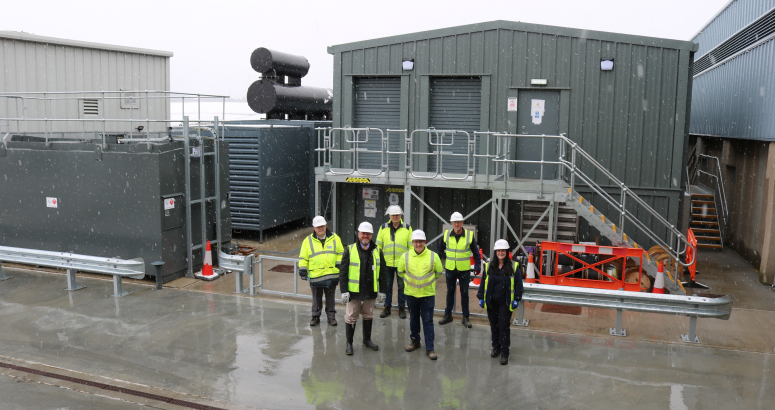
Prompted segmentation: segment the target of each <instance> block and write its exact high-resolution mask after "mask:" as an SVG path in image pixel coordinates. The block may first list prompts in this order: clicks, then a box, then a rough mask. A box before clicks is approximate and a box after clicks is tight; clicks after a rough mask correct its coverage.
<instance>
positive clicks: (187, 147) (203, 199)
mask: <svg viewBox="0 0 775 410" xmlns="http://www.w3.org/2000/svg"><path fill="white" fill-rule="evenodd" d="M219 126H221V125H220V124H219V121H218V117H215V118H214V120H213V128H212V129H211V130H209V131H211V132H212V135H213V136H212V137H206V136H205V137H203V136H202V129H203V127H202V125H201V123H199V124H198V126H197V133H196V136H195V137H194V138H195V139H196V140H197V141H198V142H199V157H198V158H199V199H194V200H192V199H191V185H192V184H193V181H192V180H191V158H193V154H192V151H193V148H195V147H193V146H192V144H191V135H190V126H189V120H188V116H184V117H183V146H184V151H185V156H184V163H185V174H186V175H185V184H186V192H185V196H186V259H187V262H188V268H187V270H186V276H188V277H193V276H194V272H193V266H194V263H193V256H194V255H193V253H194V251H195V250H198V249H202V250H203V254H204V247H205V244H206V243H207V226H208V219H207V203H208V202H213V204H214V205H213V206H215V219H216V220H215V231H216V233H215V235H216V245H215V246H216V249H215V250H214V253H215V254H216V255H217V254H218V249H220V245H221V206H220V204H219V201H220V198H221V186H220V185H221V169H220V161H219V159H218V156H219V155H218V154H219V152H220V143H219V142H220V141H219V139H220V137H219V135H221V134H222V132H221V133H219V132H218V130H219ZM221 129H222V126H221ZM206 140H212V141H213V145H212V147H213V151H212V152H207V144H206V143H205V141H206ZM209 156H212V157H213V165H214V167H215V172H214V174H215V175H214V176H215V195H214V196H210V197H208V196H206V195H207V191H206V181H207V167H206V166H205V157H209ZM193 205H198V206H199V209H200V219H201V229H200V231H201V232H200V233H201V242H200V243H198V244H196V245H195V244H194V243H193V242H192V241H193V239H192V233H191V219H192V218H191V209H192V206H193Z"/></svg>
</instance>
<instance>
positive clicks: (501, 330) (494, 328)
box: [476, 239, 523, 365]
mask: <svg viewBox="0 0 775 410" xmlns="http://www.w3.org/2000/svg"><path fill="white" fill-rule="evenodd" d="M493 248H494V249H495V257H494V258H492V259H491V262H490V263H489V264H485V265H484V272H483V273H482V283H483V286H479V292H477V294H476V298H477V299H479V306H481V307H483V308H485V309H486V310H487V319H489V320H490V333H491V334H492V352H490V357H498V356H499V355H500V357H501V364H503V365H505V364H508V363H509V346H510V345H511V331H510V329H509V326H510V325H511V314H512V313H513V312H514V310H516V309H517V307H519V301H520V300H522V292H523V286H522V275H520V274H519V273H517V272H518V268H519V263H517V262H516V261H512V260H511V259H509V248H510V247H509V243H508V241H506V240H505V239H498V240H497V241H495V246H493Z"/></svg>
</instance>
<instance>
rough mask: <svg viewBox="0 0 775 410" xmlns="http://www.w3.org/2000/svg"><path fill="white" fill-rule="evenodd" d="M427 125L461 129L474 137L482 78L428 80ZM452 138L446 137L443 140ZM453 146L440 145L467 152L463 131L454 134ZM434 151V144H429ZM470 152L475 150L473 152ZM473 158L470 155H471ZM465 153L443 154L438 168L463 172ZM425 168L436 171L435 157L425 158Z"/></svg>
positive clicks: (444, 170)
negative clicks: (426, 166)
mask: <svg viewBox="0 0 775 410" xmlns="http://www.w3.org/2000/svg"><path fill="white" fill-rule="evenodd" d="M428 114H429V115H428V122H429V125H430V127H433V128H436V129H437V130H462V131H466V132H468V133H470V135H471V137H473V136H474V135H473V133H474V132H475V131H479V128H480V124H481V122H480V121H481V115H482V79H481V77H442V78H433V79H431V83H430V104H429V112H428ZM451 141H452V140H451V138H450V137H449V136H447V137H446V139H445V140H444V143H447V144H448V143H450V142H451ZM453 142H454V144H453V145H452V146H445V147H443V149H442V151H444V152H445V153H446V152H450V153H455V154H467V153H468V143H467V141H466V139H465V134H456V135H455V138H454V141H453ZM429 149H430V152H435V151H436V147H435V146H431V147H429ZM470 154H474V153H473V152H472V153H470ZM470 160H471V161H472V160H473V158H470ZM466 164H467V161H466V158H465V157H450V156H445V157H444V158H443V160H442V167H441V171H442V172H443V173H444V174H465V173H466V172H467V169H466V167H467V165H466ZM472 164H473V163H472ZM428 171H430V172H435V171H436V159H435V158H434V157H430V158H429V159H428Z"/></svg>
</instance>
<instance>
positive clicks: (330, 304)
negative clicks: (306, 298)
mask: <svg viewBox="0 0 775 410" xmlns="http://www.w3.org/2000/svg"><path fill="white" fill-rule="evenodd" d="M336 287H337V284H336V283H334V284H333V285H331V286H329V287H327V288H316V287H314V286H310V289H311V290H312V317H320V310H321V309H322V308H323V294H325V296H326V316H327V317H328V318H329V319H335V318H336V308H335V307H334V306H336V296H335V293H336Z"/></svg>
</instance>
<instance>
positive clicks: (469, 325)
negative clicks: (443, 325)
mask: <svg viewBox="0 0 775 410" xmlns="http://www.w3.org/2000/svg"><path fill="white" fill-rule="evenodd" d="M463 326H465V327H467V328H469V329H470V328H472V327H473V326H474V325H472V324H471V321H470V320H468V316H463Z"/></svg>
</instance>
